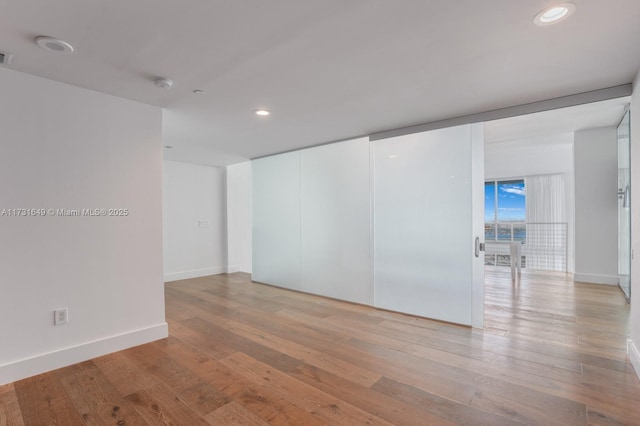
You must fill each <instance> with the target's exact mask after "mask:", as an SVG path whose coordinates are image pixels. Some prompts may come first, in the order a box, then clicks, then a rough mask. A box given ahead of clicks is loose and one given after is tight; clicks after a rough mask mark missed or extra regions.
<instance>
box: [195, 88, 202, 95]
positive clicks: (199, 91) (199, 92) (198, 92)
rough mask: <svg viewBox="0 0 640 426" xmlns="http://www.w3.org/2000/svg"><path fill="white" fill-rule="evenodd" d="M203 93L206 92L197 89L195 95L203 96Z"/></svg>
mask: <svg viewBox="0 0 640 426" xmlns="http://www.w3.org/2000/svg"><path fill="white" fill-rule="evenodd" d="M203 93H204V90H202V89H196V90H194V91H193V94H194V95H202V94H203Z"/></svg>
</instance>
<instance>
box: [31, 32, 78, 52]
mask: <svg viewBox="0 0 640 426" xmlns="http://www.w3.org/2000/svg"><path fill="white" fill-rule="evenodd" d="M36 44H37V45H38V46H40V47H41V48H43V49H44V50H48V51H50V52H55V53H65V54H67V55H70V54H72V53H73V46H71V45H70V44H69V43H67V42H66V41H62V40H58V39H57V38H53V37H47V36H40V37H36Z"/></svg>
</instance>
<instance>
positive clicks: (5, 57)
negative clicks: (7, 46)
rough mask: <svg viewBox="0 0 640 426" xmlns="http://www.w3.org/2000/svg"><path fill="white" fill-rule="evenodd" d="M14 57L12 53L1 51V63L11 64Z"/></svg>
mask: <svg viewBox="0 0 640 426" xmlns="http://www.w3.org/2000/svg"><path fill="white" fill-rule="evenodd" d="M12 59H13V55H12V54H11V53H5V52H0V65H9V64H10V63H11V60H12Z"/></svg>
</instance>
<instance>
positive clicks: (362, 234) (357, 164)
mask: <svg viewBox="0 0 640 426" xmlns="http://www.w3.org/2000/svg"><path fill="white" fill-rule="evenodd" d="M369 162H370V153H369V139H368V138H363V139H355V140H351V141H346V142H341V143H335V144H331V145H325V146H321V147H318V148H311V149H305V150H303V151H301V168H300V170H301V176H302V181H301V188H302V190H301V198H302V202H301V205H302V290H303V291H305V292H309V293H314V294H321V295H323V296H329V297H333V298H336V299H342V300H348V301H351V302H357V303H363V304H367V305H371V304H373V288H372V285H371V278H370V274H371V250H370V247H371V246H370V232H371V226H370V223H371V210H370V196H369V179H370V171H369Z"/></svg>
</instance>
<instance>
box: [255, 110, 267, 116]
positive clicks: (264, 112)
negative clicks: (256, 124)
mask: <svg viewBox="0 0 640 426" xmlns="http://www.w3.org/2000/svg"><path fill="white" fill-rule="evenodd" d="M254 113H255V114H256V115H261V116H263V117H265V116H267V115H269V114H271V113H270V112H269V111H267V110H266V109H257V110H255V111H254Z"/></svg>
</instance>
